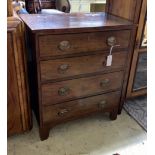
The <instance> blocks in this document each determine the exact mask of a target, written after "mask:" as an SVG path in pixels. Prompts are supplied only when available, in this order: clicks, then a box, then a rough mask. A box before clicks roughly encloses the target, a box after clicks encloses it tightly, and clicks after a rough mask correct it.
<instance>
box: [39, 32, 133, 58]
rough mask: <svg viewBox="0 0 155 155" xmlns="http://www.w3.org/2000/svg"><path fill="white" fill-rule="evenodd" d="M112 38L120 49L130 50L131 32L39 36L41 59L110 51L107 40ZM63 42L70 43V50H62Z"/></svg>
mask: <svg viewBox="0 0 155 155" xmlns="http://www.w3.org/2000/svg"><path fill="white" fill-rule="evenodd" d="M111 36H113V37H115V38H116V44H117V45H120V48H128V46H129V40H130V31H128V30H124V31H107V32H96V33H81V34H80V33H79V34H74V35H72V34H65V35H44V36H43V35H42V36H39V49H40V57H46V56H59V55H65V54H66V55H68V54H74V53H84V52H93V51H102V50H109V48H110V47H109V46H108V44H107V39H108V38H109V37H111ZM63 41H67V42H68V44H69V45H68V46H69V47H68V48H66V49H65V48H64V49H61V48H60V47H59V46H61V42H63ZM47 42H48V44H47ZM116 48H117V47H116Z"/></svg>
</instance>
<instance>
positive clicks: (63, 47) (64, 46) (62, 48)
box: [58, 41, 71, 51]
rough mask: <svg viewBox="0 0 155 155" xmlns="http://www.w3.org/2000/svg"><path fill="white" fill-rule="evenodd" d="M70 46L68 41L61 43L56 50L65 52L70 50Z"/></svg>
mask: <svg viewBox="0 0 155 155" xmlns="http://www.w3.org/2000/svg"><path fill="white" fill-rule="evenodd" d="M70 47H71V45H70V42H69V41H61V42H60V43H59V45H58V48H59V49H60V50H61V51H65V50H68V49H70Z"/></svg>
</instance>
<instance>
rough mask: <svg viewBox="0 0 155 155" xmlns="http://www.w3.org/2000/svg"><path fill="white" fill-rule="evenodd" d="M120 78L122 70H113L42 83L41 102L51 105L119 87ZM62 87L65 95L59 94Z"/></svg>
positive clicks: (120, 83) (120, 84)
mask: <svg viewBox="0 0 155 155" xmlns="http://www.w3.org/2000/svg"><path fill="white" fill-rule="evenodd" d="M107 80H108V81H107ZM122 80H123V72H114V73H108V74H103V75H96V76H92V77H87V78H80V79H74V80H67V81H62V82H56V83H51V84H50V83H49V84H44V85H42V104H43V105H52V104H57V103H61V102H64V101H68V100H71V99H76V98H79V97H84V96H91V95H94V94H99V93H104V92H107V91H112V90H117V89H121V86H122ZM102 82H103V83H102ZM62 88H67V90H66V91H67V92H66V94H65V95H60V94H59V91H60V90H61V89H62Z"/></svg>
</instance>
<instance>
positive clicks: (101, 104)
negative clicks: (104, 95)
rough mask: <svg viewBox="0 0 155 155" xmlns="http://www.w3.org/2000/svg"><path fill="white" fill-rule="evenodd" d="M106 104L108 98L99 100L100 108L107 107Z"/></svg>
mask: <svg viewBox="0 0 155 155" xmlns="http://www.w3.org/2000/svg"><path fill="white" fill-rule="evenodd" d="M106 104H107V101H106V100H102V101H100V102H99V108H102V109H103V108H105V106H106Z"/></svg>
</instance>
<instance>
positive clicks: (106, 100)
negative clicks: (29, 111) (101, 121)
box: [42, 92, 120, 124]
mask: <svg viewBox="0 0 155 155" xmlns="http://www.w3.org/2000/svg"><path fill="white" fill-rule="evenodd" d="M119 101H120V92H113V93H107V94H103V95H98V96H93V97H89V98H84V99H79V100H74V101H70V102H65V103H62V104H56V105H53V106H44V107H42V109H43V123H44V124H48V123H50V122H51V123H57V122H61V121H64V120H68V119H73V118H76V117H79V116H83V115H87V114H89V113H93V112H97V111H107V112H108V111H110V110H111V109H112V108H117V107H118V104H119Z"/></svg>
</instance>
